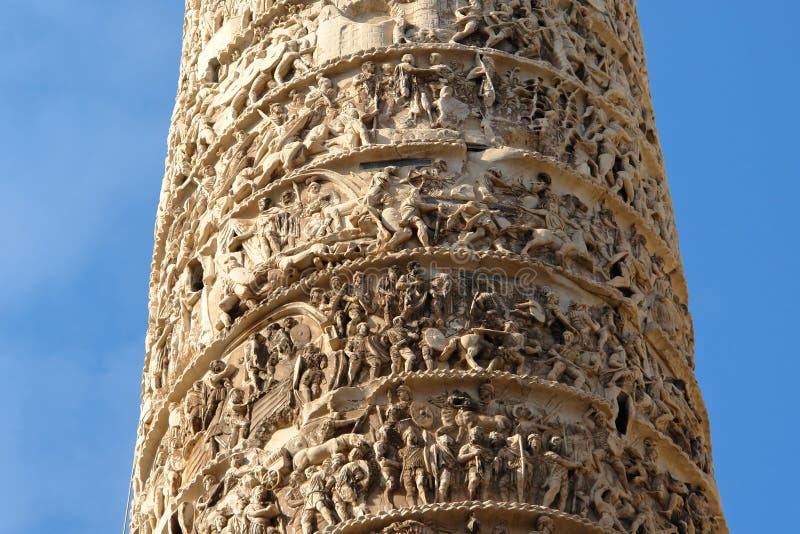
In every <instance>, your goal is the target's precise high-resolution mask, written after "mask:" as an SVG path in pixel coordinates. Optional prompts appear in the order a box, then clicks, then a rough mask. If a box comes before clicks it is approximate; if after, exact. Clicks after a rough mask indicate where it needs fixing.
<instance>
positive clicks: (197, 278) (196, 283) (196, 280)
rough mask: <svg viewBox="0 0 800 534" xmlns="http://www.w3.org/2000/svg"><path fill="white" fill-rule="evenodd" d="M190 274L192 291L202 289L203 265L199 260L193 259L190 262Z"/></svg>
mask: <svg viewBox="0 0 800 534" xmlns="http://www.w3.org/2000/svg"><path fill="white" fill-rule="evenodd" d="M189 274H190V275H191V280H190V281H191V285H192V291H201V290H202V289H203V287H204V284H203V265H202V264H201V263H200V262H199V261H198V260H192V262H191V263H190V264H189Z"/></svg>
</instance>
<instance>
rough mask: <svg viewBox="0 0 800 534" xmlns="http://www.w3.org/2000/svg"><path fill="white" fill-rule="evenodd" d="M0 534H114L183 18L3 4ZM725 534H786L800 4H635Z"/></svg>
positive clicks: (795, 366)
mask: <svg viewBox="0 0 800 534" xmlns="http://www.w3.org/2000/svg"><path fill="white" fill-rule="evenodd" d="M2 8H3V14H2V16H1V17H0V37H2V39H3V43H4V52H5V53H4V54H3V58H4V62H5V63H4V65H3V67H2V68H0V96H1V97H2V98H0V101H1V103H0V113H2V115H0V116H2V118H3V120H2V121H0V161H2V171H1V172H0V177H1V178H0V187H1V188H2V189H0V192H1V194H2V196H0V198H2V202H3V204H4V206H3V207H4V209H2V210H0V228H2V229H3V232H2V233H0V235H1V236H2V237H1V238H0V240H1V241H0V245H1V246H2V250H3V251H4V258H3V261H0V279H2V280H3V281H4V282H5V284H4V286H3V288H2V291H0V340H1V341H0V365H2V368H3V369H4V370H5V373H4V375H5V380H4V381H3V385H2V387H0V400H1V401H2V402H1V403H0V406H3V408H4V410H3V411H4V415H3V416H0V428H2V429H3V430H2V432H1V433H0V436H2V439H0V473H2V475H3V483H2V484H0V502H2V503H3V504H2V506H0V509H2V510H3V520H2V521H1V522H0V534H4V533H6V532H8V533H15V534H16V533H26V534H38V533H48V534H49V533H52V532H58V533H61V534H71V533H82V534H84V533H86V534H94V533H105V532H115V531H116V532H119V531H120V530H121V526H122V516H123V511H124V505H125V494H126V488H127V482H128V476H129V471H130V464H131V456H132V451H133V443H134V439H135V432H136V425H137V418H138V408H139V383H140V375H141V365H142V361H143V343H144V333H145V328H146V322H147V317H146V305H147V302H146V297H147V282H148V272H149V268H150V256H151V252H152V235H153V234H152V232H153V221H154V217H155V210H156V202H157V200H158V191H159V187H160V182H161V175H162V173H163V161H164V155H165V142H166V141H165V140H166V135H167V128H168V126H169V119H170V114H171V111H172V104H173V100H174V95H175V88H176V80H177V69H178V58H179V53H180V50H179V47H180V31H181V27H182V10H183V2H180V1H178V0H170V1H165V0H139V1H137V2H131V1H125V0H120V1H109V0H72V1H71V2H64V1H55V0H50V1H47V0H4V1H3V2H2ZM639 11H640V16H641V19H642V27H643V31H644V33H645V43H646V48H647V55H648V60H649V67H650V75H651V82H652V93H653V98H654V100H655V108H656V116H657V124H658V127H659V131H660V134H661V141H662V144H663V147H664V152H665V155H666V161H667V169H668V173H669V181H670V185H671V189H672V196H673V201H674V204H675V210H676V214H677V218H678V227H679V232H680V237H681V248H682V254H683V259H684V263H685V268H686V274H687V278H688V281H689V287H690V291H691V310H692V312H693V313H694V317H695V328H696V331H697V362H698V370H697V374H698V378H699V380H700V384H701V387H702V388H703V391H704V394H705V398H706V402H707V404H708V408H709V412H710V415H711V422H712V431H713V436H714V441H713V445H714V454H715V462H716V469H717V479H718V483H719V486H720V489H721V491H722V497H723V502H724V506H725V510H726V513H727V517H728V521H729V524H730V526H731V530H732V531H733V532H767V531H772V530H773V529H774V530H779V529H780V527H782V526H785V525H786V524H789V521H788V519H787V517H788V516H789V515H790V514H791V515H794V510H793V506H794V496H795V491H794V489H795V488H794V482H795V480H797V478H798V476H800V469H798V460H797V454H796V450H797V438H798V437H800V431H798V424H799V423H800V418H799V417H798V415H797V411H796V410H795V409H794V408H793V407H792V406H793V405H794V404H795V402H796V390H797V384H796V381H795V377H796V376H797V374H798V371H800V363H798V359H799V358H798V357H799V356H800V354H798V352H799V351H798V350H797V342H796V340H795V337H796V336H794V334H795V332H796V329H797V326H796V322H797V320H798V313H797V310H796V304H797V302H798V297H799V296H800V291H798V285H800V282H798V279H799V278H798V276H797V275H796V271H797V268H796V267H797V263H798V256H799V254H798V251H797V245H798V243H800V239H798V237H797V236H796V235H795V232H794V231H793V230H794V229H795V228H796V227H797V223H796V221H795V220H794V219H795V217H796V213H797V211H798V210H797V208H796V206H795V202H796V201H797V198H798V195H799V194H800V186H799V185H798V183H799V179H800V176H798V174H800V173H798V170H797V169H798V166H797V164H796V163H795V161H794V157H793V156H794V154H796V153H798V152H800V150H798V149H797V148H796V147H795V146H794V145H795V143H794V140H795V128H796V126H797V125H798V124H800V121H799V120H798V119H800V116H798V115H800V114H798V111H797V105H798V103H797V98H796V94H797V89H796V88H797V84H798V82H800V80H798V72H797V68H796V66H797V58H796V57H794V52H795V51H796V50H797V44H796V43H794V42H793V39H794V37H795V35H796V32H797V30H796V28H795V26H794V23H795V22H796V21H797V20H798V19H799V18H800V5H799V4H798V3H797V2H788V1H786V0H783V1H775V0H771V1H770V0H767V1H763V2H759V3H757V4H756V3H753V2H744V1H741V0H729V1H727V2H724V3H723V2H719V1H706V2H698V1H697V0H670V1H664V0H640V2H639Z"/></svg>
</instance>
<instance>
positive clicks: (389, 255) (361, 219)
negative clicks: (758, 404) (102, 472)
mask: <svg viewBox="0 0 800 534" xmlns="http://www.w3.org/2000/svg"><path fill="white" fill-rule="evenodd" d="M693 369H694V334H693V329H692V320H691V316H690V314H689V313H688V302H687V291H686V286H685V281H684V277H683V271H682V265H681V261H680V256H679V251H678V245H677V237H676V233H675V224H674V220H673V214H672V207H671V199H670V196H669V190H668V187H667V184H666V174H665V170H664V166H663V160H662V156H661V149H660V146H659V141H658V136H657V134H656V130H655V125H654V115H653V111H652V107H651V103H650V100H649V95H648V79H647V73H646V67H645V60H644V53H643V46H642V42H641V36H640V34H639V29H638V22H637V18H636V10H635V6H634V5H633V3H632V2H629V1H628V0H607V1H603V0H547V1H545V0H539V1H533V0H512V1H510V2H499V1H493V0H335V1H334V0H319V1H297V0H276V1H272V0H227V1H211V0H189V1H188V2H187V11H186V21H185V27H184V50H183V56H182V60H181V77H180V86H179V92H178V99H177V104H176V107H175V112H174V116H173V122H172V128H171V130H170V135H169V155H168V161H167V167H166V172H165V178H164V182H163V188H162V195H161V202H160V205H159V213H158V219H157V222H156V234H155V252H154V261H153V274H152V278H151V285H150V325H149V330H148V337H147V355H146V359H145V368H144V378H143V403H142V416H141V421H140V427H139V434H138V440H137V449H136V463H135V469H134V477H133V481H132V484H133V490H134V499H133V502H132V506H131V514H130V521H129V530H130V532H132V533H136V534H178V533H180V534H206V533H229V534H273V533H281V534H291V533H298V534H315V533H317V532H341V533H348V534H349V533H354V534H355V533H361V532H364V533H368V532H381V533H386V534H393V533H409V534H410V533H414V534H422V533H439V532H467V533H469V534H480V533H483V534H502V533H509V534H512V533H513V534H516V533H517V532H519V533H522V534H525V533H535V532H536V533H551V534H552V533H567V532H570V533H573V532H576V533H584V532H585V533H595V532H597V533H599V532H608V531H613V532H626V533H648V532H675V533H680V534H689V533H701V532H727V526H726V524H725V520H724V517H723V516H722V511H721V504H720V500H719V494H718V491H717V488H716V484H715V482H714V479H713V467H712V462H711V451H710V435H709V423H708V419H707V413H706V410H705V407H704V404H703V400H702V397H701V395H700V392H699V388H698V386H697V383H696V380H695V378H694V375H693Z"/></svg>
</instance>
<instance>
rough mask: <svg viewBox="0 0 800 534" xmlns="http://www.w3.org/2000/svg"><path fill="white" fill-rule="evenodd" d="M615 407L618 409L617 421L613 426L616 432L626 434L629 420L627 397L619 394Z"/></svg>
mask: <svg viewBox="0 0 800 534" xmlns="http://www.w3.org/2000/svg"><path fill="white" fill-rule="evenodd" d="M617 407H618V408H619V412H618V413H617V419H616V420H615V421H614V424H615V426H616V427H617V432H619V433H620V434H626V433H627V432H628V421H629V418H630V412H629V409H628V395H627V394H626V393H620V394H619V396H617Z"/></svg>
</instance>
